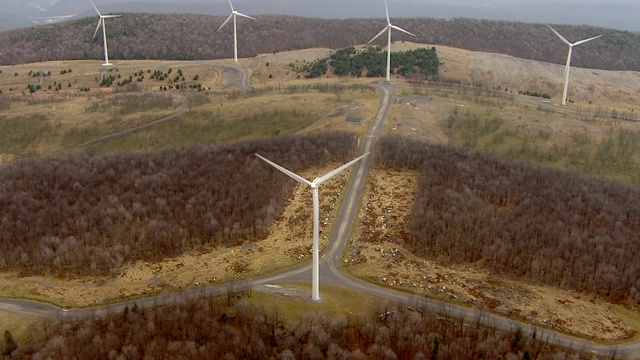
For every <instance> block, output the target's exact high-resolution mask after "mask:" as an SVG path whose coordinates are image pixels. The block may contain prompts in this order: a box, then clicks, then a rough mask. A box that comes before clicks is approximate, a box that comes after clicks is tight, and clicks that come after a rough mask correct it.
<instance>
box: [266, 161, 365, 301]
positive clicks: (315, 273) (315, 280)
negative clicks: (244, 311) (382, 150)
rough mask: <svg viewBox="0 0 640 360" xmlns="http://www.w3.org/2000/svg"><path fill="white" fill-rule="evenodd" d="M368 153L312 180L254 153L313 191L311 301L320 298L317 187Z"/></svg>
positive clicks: (318, 202) (318, 204) (318, 201)
mask: <svg viewBox="0 0 640 360" xmlns="http://www.w3.org/2000/svg"><path fill="white" fill-rule="evenodd" d="M367 155H369V153H366V154H364V155H362V156H360V157H358V158H356V159H354V160H351V161H349V162H348V163H346V164H344V165H342V166H340V167H339V168H337V169H335V170H333V171H331V172H329V173H327V174H325V175H323V176H322V177H319V178H316V179H315V180H313V181H308V180H307V179H305V178H303V177H302V176H299V175H297V174H295V173H294V172H292V171H290V170H287V169H285V168H283V167H282V166H280V165H278V164H276V163H274V162H272V161H271V160H268V159H266V158H264V157H262V156H260V155H258V154H256V156H257V157H259V158H260V159H262V160H264V161H266V162H267V163H268V164H269V165H271V166H273V167H274V168H276V169H278V170H280V171H282V172H283V173H285V174H286V175H287V176H289V177H291V178H292V179H294V180H295V181H297V182H299V183H301V184H304V185H308V186H309V187H311V191H312V192H313V269H312V275H311V300H312V301H319V300H320V280H319V272H320V255H319V252H320V250H319V245H318V235H319V232H320V200H319V199H318V187H319V186H320V185H322V184H323V183H324V182H326V181H327V180H329V179H331V178H332V177H334V176H335V175H337V174H338V173H340V172H341V171H342V170H344V169H346V168H348V167H349V166H351V165H353V164H355V163H356V162H358V161H359V160H360V159H362V158H364V157H365V156H367Z"/></svg>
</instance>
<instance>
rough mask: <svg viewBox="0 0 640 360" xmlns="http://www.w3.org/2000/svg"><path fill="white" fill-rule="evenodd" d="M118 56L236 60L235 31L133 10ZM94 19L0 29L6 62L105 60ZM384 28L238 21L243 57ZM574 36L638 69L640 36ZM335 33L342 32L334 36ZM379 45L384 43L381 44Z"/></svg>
mask: <svg viewBox="0 0 640 360" xmlns="http://www.w3.org/2000/svg"><path fill="white" fill-rule="evenodd" d="M109 20H110V21H108V22H107V33H108V38H109V50H110V57H111V58H113V59H218V58H230V57H232V51H233V50H232V45H231V44H232V41H233V35H232V32H233V29H232V28H231V27H227V28H225V29H223V30H222V31H220V32H217V28H218V27H219V26H220V24H222V22H223V21H224V17H220V16H207V15H182V14H172V15H159V14H128V15H126V16H123V17H121V18H117V19H109ZM95 21H96V19H95V18H85V19H81V20H77V21H70V22H65V23H59V24H53V25H46V26H40V27H33V28H28V29H19V30H13V31H7V32H3V33H0V65H8V64H18V63H30V62H39V61H48V60H70V59H99V58H101V57H102V40H101V39H100V37H98V38H97V39H95V40H92V35H93V32H94V29H95ZM398 25H399V26H401V27H403V28H405V29H407V30H410V31H411V32H413V33H415V34H416V35H417V37H416V38H415V39H414V38H412V37H410V36H408V35H404V34H394V39H395V40H401V41H403V40H411V41H415V42H420V43H429V44H434V45H447V46H452V47H457V48H462V49H468V50H475V51H484V52H493V53H502V54H507V55H512V56H516V57H519V58H524V59H533V60H543V61H549V62H554V63H558V64H563V63H564V61H565V59H566V53H567V48H566V46H565V45H564V44H563V43H562V42H561V41H560V40H559V39H558V38H557V37H555V35H554V34H553V33H552V32H551V31H550V30H549V29H548V28H547V27H546V26H545V25H543V24H527V23H513V22H502V21H486V20H472V19H455V20H442V19H429V18H413V19H401V20H398ZM383 26H384V21H383V20H381V19H375V20H372V19H348V20H326V19H310V18H302V17H292V16H282V15H268V16H266V15H265V16H261V17H260V18H259V19H258V20H257V21H250V20H246V19H241V20H240V21H239V24H238V28H239V30H238V42H239V56H241V57H250V56H254V55H256V54H259V53H273V52H279V51H285V50H297V49H306V48H313V47H328V48H333V49H337V48H342V47H346V46H351V45H357V44H363V43H367V42H368V41H369V40H370V39H371V38H372V37H373V35H375V34H377V33H378V32H379V31H380V29H381V28H382V27H383ZM556 29H557V30H558V31H560V32H561V33H562V34H563V35H564V36H565V37H566V38H567V39H568V40H569V41H578V40H580V39H583V38H587V37H592V36H596V35H601V34H602V35H604V36H603V38H602V39H598V40H597V41H593V42H590V43H589V44H585V45H583V46H580V47H579V48H576V49H575V51H574V56H573V64H574V65H575V66H578V67H588V68H597V69H608V70H636V71H637V70H640V34H633V33H631V32H628V31H618V30H611V29H602V28H594V27H588V26H556ZM337 34H342V35H340V36H336V35H337ZM375 44H383V41H382V40H380V42H378V41H376V42H375Z"/></svg>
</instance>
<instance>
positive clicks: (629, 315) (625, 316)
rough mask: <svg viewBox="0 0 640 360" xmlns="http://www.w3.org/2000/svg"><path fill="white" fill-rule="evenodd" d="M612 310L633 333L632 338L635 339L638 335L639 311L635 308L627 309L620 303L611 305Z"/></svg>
mask: <svg viewBox="0 0 640 360" xmlns="http://www.w3.org/2000/svg"><path fill="white" fill-rule="evenodd" d="M612 309H613V311H614V312H615V313H616V315H618V317H620V320H622V323H623V324H624V325H625V326H626V327H627V328H629V329H631V331H632V332H633V334H630V335H631V336H632V339H637V338H638V336H639V335H640V313H638V312H637V311H636V310H632V309H627V308H626V307H624V306H622V305H612Z"/></svg>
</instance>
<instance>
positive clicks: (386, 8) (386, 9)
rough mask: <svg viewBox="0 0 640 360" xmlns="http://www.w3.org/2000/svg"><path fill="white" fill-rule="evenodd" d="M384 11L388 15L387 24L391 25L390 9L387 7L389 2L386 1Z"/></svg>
mask: <svg viewBox="0 0 640 360" xmlns="http://www.w3.org/2000/svg"><path fill="white" fill-rule="evenodd" d="M384 11H385V13H386V14H387V24H389V25H391V20H390V19H389V7H388V6H387V0H384Z"/></svg>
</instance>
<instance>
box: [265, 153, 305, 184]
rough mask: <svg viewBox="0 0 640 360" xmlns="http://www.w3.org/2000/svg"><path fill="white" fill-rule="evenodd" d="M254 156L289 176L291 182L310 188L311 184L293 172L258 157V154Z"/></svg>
mask: <svg viewBox="0 0 640 360" xmlns="http://www.w3.org/2000/svg"><path fill="white" fill-rule="evenodd" d="M256 156H257V157H259V158H260V159H262V160H264V161H265V162H266V163H267V164H269V165H271V166H273V167H274V168H276V169H278V170H280V171H282V172H283V173H284V174H285V175H287V176H289V177H290V178H292V179H293V180H295V181H297V182H299V183H301V184H305V185H309V186H312V184H311V182H310V181H309V180H307V179H305V178H303V177H302V176H300V175H298V174H296V173H294V172H293V171H291V170H287V169H285V168H283V167H282V166H280V165H278V164H276V163H274V162H273V161H271V160H269V159H267V158H264V157H262V156H260V155H258V154H256Z"/></svg>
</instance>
